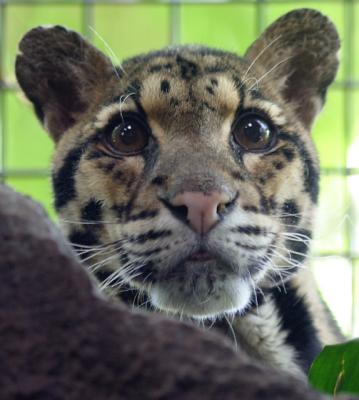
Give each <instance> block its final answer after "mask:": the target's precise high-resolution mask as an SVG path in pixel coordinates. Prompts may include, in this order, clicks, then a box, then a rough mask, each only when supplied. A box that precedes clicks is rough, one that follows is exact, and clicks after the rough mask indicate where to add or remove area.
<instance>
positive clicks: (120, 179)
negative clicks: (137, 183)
mask: <svg viewBox="0 0 359 400" xmlns="http://www.w3.org/2000/svg"><path fill="white" fill-rule="evenodd" d="M112 179H114V180H115V181H117V182H121V183H124V180H125V179H124V176H123V173H122V172H121V171H116V172H115V173H114V174H113V175H112Z"/></svg>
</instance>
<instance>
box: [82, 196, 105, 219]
mask: <svg viewBox="0 0 359 400" xmlns="http://www.w3.org/2000/svg"><path fill="white" fill-rule="evenodd" d="M101 219H102V204H101V202H99V201H96V200H93V199H92V200H90V201H89V202H88V203H87V204H86V206H85V207H84V208H83V209H82V210H81V220H83V221H101Z"/></svg>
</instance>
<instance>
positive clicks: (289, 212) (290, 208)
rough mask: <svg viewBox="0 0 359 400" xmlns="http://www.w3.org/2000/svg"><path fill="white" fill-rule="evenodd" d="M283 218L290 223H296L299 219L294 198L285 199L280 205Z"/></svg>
mask: <svg viewBox="0 0 359 400" xmlns="http://www.w3.org/2000/svg"><path fill="white" fill-rule="evenodd" d="M282 213H283V214H285V215H283V220H284V221H285V222H286V223H287V224H290V225H297V224H298V223H299V221H300V215H299V208H298V205H297V203H296V202H295V200H287V201H286V202H285V203H284V204H283V206H282Z"/></svg>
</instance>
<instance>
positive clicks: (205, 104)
mask: <svg viewBox="0 0 359 400" xmlns="http://www.w3.org/2000/svg"><path fill="white" fill-rule="evenodd" d="M202 104H203V106H204V107H206V108H208V109H209V110H211V111H216V109H215V108H214V107H212V106H210V105H209V104H208V103H207V102H206V101H204V102H203V103H202Z"/></svg>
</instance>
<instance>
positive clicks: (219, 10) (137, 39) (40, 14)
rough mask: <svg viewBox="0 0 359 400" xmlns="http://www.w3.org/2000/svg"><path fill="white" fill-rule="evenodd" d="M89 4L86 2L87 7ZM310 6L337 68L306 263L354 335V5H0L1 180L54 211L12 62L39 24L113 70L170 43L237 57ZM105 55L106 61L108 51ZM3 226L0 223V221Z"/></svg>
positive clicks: (358, 88)
mask: <svg viewBox="0 0 359 400" xmlns="http://www.w3.org/2000/svg"><path fill="white" fill-rule="evenodd" d="M87 3H88V2H87ZM303 7H310V8H316V9H318V10H321V11H322V12H323V13H324V14H326V15H328V16H329V17H330V18H331V19H332V20H333V21H334V23H335V24H336V26H337V28H338V30H339V34H340V36H341V38H342V50H341V53H340V59H341V67H340V70H339V73H338V76H337V79H336V82H335V83H334V84H333V86H332V87H331V89H330V91H329V93H328V97H327V103H326V106H325V108H324V110H323V112H322V114H321V115H320V117H319V118H318V120H317V122H316V124H315V127H314V130H313V136H314V140H315V142H316V144H317V147H318V150H319V154H320V159H321V165H322V180H321V197H320V207H319V216H318V221H317V233H316V237H315V240H314V256H313V260H312V264H313V268H314V272H315V274H316V276H317V278H318V282H319V285H320V287H321V290H322V292H323V295H324V297H325V298H326V300H327V302H328V303H329V305H330V306H331V308H332V310H333V311H334V313H335V315H336V317H337V319H338V322H339V323H340V325H341V326H342V328H343V329H344V331H345V332H346V333H348V334H350V335H357V336H358V335H359V315H358V313H359V311H358V310H359V273H358V268H359V221H358V219H359V3H358V2H357V1H354V0H352V1H350V0H343V1H339V0H338V1H336V0H328V1H308V0H307V1H281V0H273V1H270V0H267V1H265V0H261V1H259V0H258V1H255V0H253V1H250V0H244V1H231V2H223V1H222V2H217V3H216V2H215V1H211V2H197V4H196V2H195V1H191V2H190V1H186V2H182V3H181V4H180V2H177V3H176V4H169V2H167V3H164V2H161V3H160V2H156V1H142V2H141V1H139V2H136V3H133V4H132V3H131V4H128V2H127V4H124V2H122V3H121V1H117V2H115V1H112V2H110V1H109V2H105V1H99V2H97V3H96V4H95V3H94V4H86V2H78V1H29V0H28V1H16V0H13V1H4V0H2V1H0V24H1V25H0V179H1V180H2V181H5V182H6V183H8V184H9V185H11V186H13V187H14V188H16V189H18V190H19V191H21V192H24V193H26V194H29V195H31V196H32V197H34V198H35V199H38V200H39V201H40V202H42V203H43V204H44V205H45V207H46V208H47V210H48V211H49V213H50V214H51V215H52V216H55V214H54V212H53V209H52V205H51V203H52V200H51V187H50V183H49V178H48V175H49V165H50V160H51V153H52V143H51V141H50V139H49V138H48V137H47V135H46V133H45V132H44V131H43V130H42V128H41V126H40V124H39V123H38V122H37V120H36V118H35V116H34V114H33V112H32V109H31V107H30V105H29V104H28V102H27V101H26V100H25V99H24V96H23V95H22V94H21V93H20V92H19V91H18V90H17V86H16V82H15V77H14V60H15V56H16V51H17V44H18V42H19V40H20V38H21V37H22V35H23V34H24V33H25V32H26V31H27V30H29V29H30V28H32V27H34V26H37V25H49V24H51V25H53V24H60V25H64V26H66V27H68V28H71V29H74V30H76V31H79V32H82V34H84V35H85V36H87V37H88V38H89V39H90V40H91V41H92V42H94V43H95V44H96V45H97V46H98V47H99V48H101V49H102V50H103V51H104V52H105V53H107V54H108V55H109V56H111V57H112V58H113V59H114V61H115V62H116V63H117V62H121V60H123V59H124V58H126V57H128V56H131V55H134V54H137V53H140V52H146V51H148V50H150V49H156V48H159V47H162V46H165V45H168V44H173V43H201V44H205V45H208V46H214V47H218V48H222V49H226V50H230V51H233V52H237V53H239V54H242V53H243V52H244V51H245V50H246V48H247V47H248V46H249V45H250V44H251V42H252V41H253V40H254V39H255V38H256V36H257V35H258V34H259V33H260V32H261V31H262V30H263V29H264V28H265V27H266V26H267V25H268V24H269V23H270V22H272V21H273V20H275V19H276V18H278V17H279V16H280V15H282V14H284V13H285V12H287V11H289V10H292V9H295V8H303ZM105 43H107V46H109V47H110V48H111V49H112V52H113V53H112V52H110V53H109V50H108V48H107V46H106V45H105ZM0 223H1V222H0Z"/></svg>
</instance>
